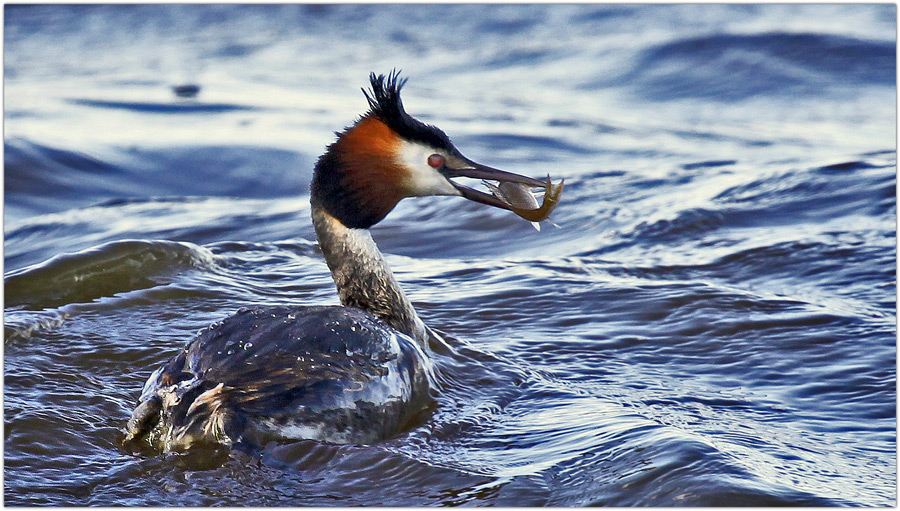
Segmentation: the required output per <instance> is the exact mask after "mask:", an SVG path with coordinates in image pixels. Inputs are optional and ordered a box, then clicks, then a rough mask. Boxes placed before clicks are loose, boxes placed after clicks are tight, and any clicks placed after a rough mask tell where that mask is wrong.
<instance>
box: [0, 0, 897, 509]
mask: <svg viewBox="0 0 900 511" xmlns="http://www.w3.org/2000/svg"><path fill="white" fill-rule="evenodd" d="M4 19H5V25H4V73H5V76H4V94H5V96H4V99H5V114H4V121H5V139H4V148H5V157H4V170H5V174H4V185H5V196H4V198H5V202H4V214H5V222H4V234H5V242H4V249H5V254H4V262H5V268H4V271H5V290H4V291H5V315H4V323H5V346H4V348H5V349H4V419H5V443H4V498H5V503H6V504H8V505H79V506H85V505H141V506H157V505H163V506H168V505H197V506H206V505H229V506H241V505H253V506H263V505H291V506H301V505H340V506H351V505H503V506H582V505H603V506H632V505H640V506H644V505H652V506H697V505H724V506H729V505H817V506H831V505H854V506H893V505H895V504H896V480H897V475H896V462H897V457H896V279H895V275H896V248H895V247H896V128H897V127H896V106H897V105H896V78H895V77H896V58H895V49H896V7H895V6H894V5H684V6H680V5H654V6H647V5H644V6H641V5H537V6H521V5H441V6H432V5H393V6H380V5H366V6H358V5H302V6H293V5H277V6H263V5H258V6H240V5H221V6H214V5H117V6H104V5H91V6H75V5H66V6H52V5H35V6H10V5H7V6H6V7H5V11H4ZM392 68H399V69H402V70H403V74H404V75H405V76H407V77H408V78H409V79H410V80H409V83H408V85H407V87H406V88H405V89H404V103H405V105H406V107H407V110H409V112H410V113H411V114H413V115H415V116H417V117H418V118H420V119H422V120H423V121H425V122H428V123H433V124H437V125H438V126H440V127H441V128H442V129H444V131H446V132H447V133H448V134H449V135H450V136H451V137H452V138H453V140H454V142H455V143H456V145H457V146H458V147H459V148H460V149H461V150H462V151H463V152H464V153H465V154H466V155H467V156H469V157H471V158H473V159H475V160H476V161H480V162H483V163H485V164H488V165H491V166H495V167H499V168H503V169H508V170H511V171H514V172H517V173H522V174H527V175H534V176H544V175H546V174H548V173H549V174H551V175H552V176H553V177H554V178H564V179H565V180H566V188H565V192H564V194H563V197H562V203H561V205H560V206H559V208H558V209H557V210H556V211H555V212H554V215H553V217H552V220H553V222H554V223H555V224H556V226H554V225H551V224H549V223H545V224H544V225H543V228H542V229H541V231H540V232H538V231H536V230H534V229H533V228H532V227H531V225H530V224H529V223H528V222H525V221H523V220H521V219H519V218H517V217H515V216H514V215H511V214H509V213H507V212H504V211H501V210H497V209H491V208H485V207H483V206H480V205H477V204H474V203H468V202H465V201H462V200H461V199H458V198H446V197H435V198H428V199H417V200H406V201H403V202H401V204H400V205H399V206H398V207H397V208H396V209H395V211H394V212H393V213H392V214H391V215H390V216H389V217H388V218H387V219H386V220H385V221H384V222H382V223H381V224H379V225H378V226H377V227H376V228H375V229H374V232H373V235H374V237H375V239H376V241H377V242H378V244H379V246H380V247H381V249H382V250H383V251H384V252H385V253H386V254H387V258H388V261H389V263H390V264H391V266H392V267H393V268H394V270H395V273H396V274H397V277H398V279H399V281H400V282H401V283H402V285H403V287H404V288H405V290H406V292H407V294H408V295H409V297H410V298H411V299H412V301H413V303H414V305H415V306H416V308H417V310H418V311H419V314H420V316H421V317H422V318H423V320H424V321H425V322H426V323H427V324H428V325H429V326H431V327H432V328H434V329H436V330H438V331H440V332H442V333H443V334H444V335H445V337H446V339H447V341H448V347H445V348H440V349H438V348H439V347H436V349H435V353H434V359H435V363H436V364H437V365H438V367H439V368H440V369H441V374H442V381H441V388H440V390H439V394H438V398H437V405H436V408H435V410H434V411H433V413H432V414H431V415H430V416H429V417H428V418H427V419H426V420H425V421H424V422H423V423H422V424H421V425H420V426H418V427H416V428H414V429H412V430H410V431H406V432H404V433H402V434H401V435H399V436H398V437H396V438H393V439H390V440H388V441H386V442H383V443H379V444H375V445H359V446H357V445H351V446H334V445H328V444H320V443H316V442H296V443H286V444H280V445H279V444H269V445H266V446H265V447H264V448H263V449H262V450H260V451H259V452H234V453H232V454H231V455H229V456H226V457H224V458H219V459H202V458H201V457H198V456H193V457H192V456H190V455H186V456H185V455H152V454H144V455H133V454H130V453H128V452H126V451H125V450H124V449H122V448H121V447H119V441H120V440H121V438H122V427H123V426H124V424H125V421H126V420H127V418H128V416H129V414H130V412H131V409H132V408H133V406H134V405H135V404H136V400H137V396H138V394H139V392H140V389H141V386H142V385H143V382H144V381H145V380H146V378H147V377H148V375H149V374H150V372H151V371H152V370H153V369H154V368H156V367H158V366H159V365H160V364H162V363H163V362H165V361H166V360H168V359H169V358H170V357H171V356H173V355H174V354H175V352H176V351H177V350H178V349H179V348H180V347H181V346H182V345H183V344H184V343H185V342H187V341H188V340H189V339H190V338H191V336H192V335H193V334H194V333H195V332H196V331H197V330H199V329H200V328H203V327H204V326H206V325H208V324H210V323H212V322H214V321H218V320H221V319H222V318H224V317H227V316H228V315H230V314H232V313H234V312H235V311H236V310H237V309H239V308H240V307H243V306H248V305H253V304H258V305H260V304H269V305H277V304H301V303H305V304H333V303H337V298H336V294H335V291H334V288H333V284H332V282H331V279H330V276H329V274H328V271H327V268H326V266H325V264H324V261H323V260H322V257H321V254H320V253H319V252H318V249H317V247H316V245H315V236H314V234H313V231H312V226H311V223H310V221H309V205H308V193H309V180H310V177H311V171H312V166H313V164H314V162H315V159H316V158H317V156H318V155H319V154H320V153H321V152H322V150H323V148H324V147H325V145H327V144H328V143H329V142H330V141H331V140H332V137H333V132H334V131H336V130H340V129H342V128H343V127H344V126H347V125H348V124H350V123H352V122H353V120H354V119H355V118H356V117H357V116H358V115H359V114H361V113H362V112H363V111H364V110H365V108H366V103H365V100H364V98H363V96H362V93H361V92H360V90H359V89H360V88H361V87H363V86H365V85H366V79H367V76H368V73H369V72H371V71H376V72H379V73H386V72H388V71H390V70H391V69H392ZM183 84H196V85H199V86H200V87H201V90H200V92H199V94H198V95H197V97H196V98H187V99H185V98H178V97H176V95H175V94H174V93H173V91H172V87H174V86H177V85H183Z"/></svg>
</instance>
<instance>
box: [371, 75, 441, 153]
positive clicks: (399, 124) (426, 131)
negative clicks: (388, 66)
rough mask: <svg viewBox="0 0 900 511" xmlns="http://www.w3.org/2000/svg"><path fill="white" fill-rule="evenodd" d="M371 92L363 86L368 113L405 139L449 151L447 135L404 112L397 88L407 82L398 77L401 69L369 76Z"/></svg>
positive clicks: (400, 87)
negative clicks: (367, 103)
mask: <svg viewBox="0 0 900 511" xmlns="http://www.w3.org/2000/svg"><path fill="white" fill-rule="evenodd" d="M369 82H371V84H372V89H371V91H367V90H365V89H363V94H365V95H366V100H367V101H368V102H369V112H368V114H367V115H370V116H372V117H375V118H377V119H378V120H380V121H382V122H383V123H385V124H387V125H388V127H389V128H391V129H392V130H394V131H395V132H396V133H397V134H398V135H400V136H401V137H402V138H405V139H407V140H414V141H418V142H423V143H425V144H427V145H430V146H432V147H436V148H441V149H447V150H451V149H452V148H453V144H452V143H451V142H450V138H449V137H448V136H447V135H446V134H445V133H444V132H443V131H441V130H440V129H438V128H436V127H434V126H430V125H427V124H425V123H423V122H421V121H419V120H417V119H415V118H413V117H412V116H411V115H409V114H407V113H406V110H404V109H403V102H402V101H401V100H400V89H402V88H403V86H404V85H405V84H406V78H400V71H398V70H396V69H395V70H393V71H391V73H390V74H388V75H387V76H385V75H376V74H375V73H371V74H370V75H369Z"/></svg>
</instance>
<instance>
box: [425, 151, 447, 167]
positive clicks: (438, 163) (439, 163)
mask: <svg viewBox="0 0 900 511" xmlns="http://www.w3.org/2000/svg"><path fill="white" fill-rule="evenodd" d="M428 165H429V166H430V167H431V168H434V169H436V168H438V167H443V166H444V157H443V156H441V155H439V154H432V155H431V156H429V157H428Z"/></svg>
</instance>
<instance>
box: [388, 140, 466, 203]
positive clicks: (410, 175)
mask: <svg viewBox="0 0 900 511" xmlns="http://www.w3.org/2000/svg"><path fill="white" fill-rule="evenodd" d="M432 154H435V150H434V149H433V148H431V147H428V146H426V145H423V144H419V143H416V142H408V141H406V140H404V141H401V142H400V153H399V155H398V159H399V162H400V164H402V165H403V167H404V168H406V170H407V174H406V179H405V180H404V183H403V184H404V186H406V188H407V190H408V191H409V193H411V194H413V195H416V196H420V197H424V196H426V195H460V193H459V190H457V189H456V188H455V187H454V186H453V185H452V184H450V181H448V180H447V178H445V177H444V176H442V175H441V173H440V172H438V171H437V170H435V169H433V168H432V167H431V166H430V165H428V157H429V156H431V155H432Z"/></svg>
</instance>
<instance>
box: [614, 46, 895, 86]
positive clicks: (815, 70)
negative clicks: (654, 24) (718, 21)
mask: <svg viewBox="0 0 900 511" xmlns="http://www.w3.org/2000/svg"><path fill="white" fill-rule="evenodd" d="M895 69H896V56H895V47H894V43H893V42H892V41H867V40H862V39H855V38H850V37H842V36H837V35H825V34H814V33H762V34H717V35H710V36H705V37H697V38H691V39H682V40H677V41H674V42H668V43H665V44H661V45H658V46H656V47H651V48H648V49H647V50H645V51H644V52H643V54H642V56H641V57H640V58H639V59H638V60H637V62H636V64H635V66H634V68H633V70H632V71H631V72H630V73H628V74H626V75H625V76H624V77H623V78H621V81H622V83H626V84H630V85H631V86H634V87H636V88H637V91H638V93H639V94H640V95H641V96H643V97H645V98H646V99H650V100H653V101H668V100H673V99H684V98H694V99H713V100H720V101H739V100H743V99H747V98H751V97H754V96H762V95H787V96H797V95H804V96H808V95H820V94H825V93H828V92H832V91H836V90H840V89H847V88H850V87H854V88H855V87H859V86H866V85H883V86H893V85H894V84H895V80H896V77H895Z"/></svg>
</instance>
